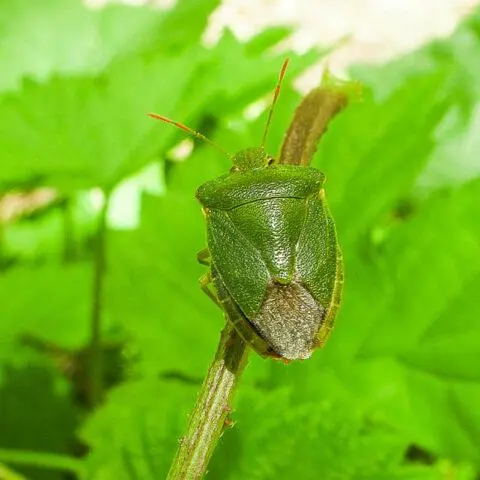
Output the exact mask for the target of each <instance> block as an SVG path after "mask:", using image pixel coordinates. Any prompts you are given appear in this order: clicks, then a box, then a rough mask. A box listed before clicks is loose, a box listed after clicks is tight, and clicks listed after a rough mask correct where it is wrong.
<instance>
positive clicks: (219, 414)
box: [167, 322, 248, 480]
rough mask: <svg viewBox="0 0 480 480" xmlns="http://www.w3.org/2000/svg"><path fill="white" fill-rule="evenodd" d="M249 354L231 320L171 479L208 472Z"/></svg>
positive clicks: (196, 407)
mask: <svg viewBox="0 0 480 480" xmlns="http://www.w3.org/2000/svg"><path fill="white" fill-rule="evenodd" d="M247 357H248V347H247V345H246V343H245V342H244V341H243V340H242V339H241V338H240V336H239V335H238V334H237V333H236V331H235V330H234V328H233V327H232V326H231V325H230V323H228V322H227V324H226V326H225V328H224V330H223V332H222V335H221V337H220V343H219V346H218V349H217V353H216V354H215V358H214V360H213V362H212V364H211V365H210V368H209V370H208V373H207V376H206V378H205V380H204V382H203V385H202V388H201V390H200V393H199V395H198V398H197V403H196V405H195V407H194V409H193V412H192V414H191V416H190V420H189V423H188V427H187V433H186V435H185V436H184V437H183V438H182V440H181V442H180V445H179V447H178V450H177V453H176V455H175V458H174V460H173V463H172V466H171V467H170V471H169V473H168V477H167V480H187V479H188V480H194V479H200V478H202V477H203V475H204V474H205V471H206V468H207V465H208V462H209V460H210V457H211V456H212V453H213V451H214V449H215V445H216V443H217V441H218V439H219V438H220V436H221V434H222V431H223V429H224V428H225V425H226V422H227V417H228V414H229V413H230V412H231V410H232V399H233V395H234V391H235V388H236V386H237V384H238V381H239V379H240V376H241V374H242V372H243V370H244V368H245V366H246V364H247Z"/></svg>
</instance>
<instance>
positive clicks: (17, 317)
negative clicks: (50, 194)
mask: <svg viewBox="0 0 480 480" xmlns="http://www.w3.org/2000/svg"><path fill="white" fill-rule="evenodd" d="M217 4H218V1H216V0H202V1H201V2H198V1H194V0H181V1H180V2H179V3H178V5H177V6H176V7H175V8H174V9H172V10H169V11H165V12H162V11H157V10H153V9H149V8H147V7H145V8H131V7H125V6H118V5H117V6H110V7H108V8H105V9H102V10H88V9H86V8H84V7H83V6H81V4H80V3H79V2H77V1H76V0H42V1H39V2H31V1H28V0H3V1H2V4H1V6H0V36H1V38H2V40H1V42H0V64H1V65H2V70H1V73H0V198H2V204H4V203H5V202H6V201H8V199H9V198H10V197H11V195H12V192H18V191H22V192H29V191H31V190H34V189H36V188H38V187H51V188H54V189H55V195H56V200H55V201H53V202H51V203H50V204H48V205H47V206H42V207H39V208H37V209H34V212H33V213H32V212H30V213H29V214H24V215H20V216H18V217H17V218H16V219H14V220H13V221H6V220H5V221H4V222H3V223H2V224H0V267H1V271H0V338H1V340H0V473H1V475H4V477H3V478H12V479H13V478H16V477H14V476H13V473H11V477H8V476H7V474H6V473H4V470H5V472H7V470H6V469H4V467H3V466H2V464H5V465H7V466H8V469H9V470H10V472H12V471H13V469H14V470H15V471H18V472H21V475H22V476H21V478H32V479H40V480H42V479H63V478H71V477H67V476H65V475H66V474H65V470H69V471H75V472H76V474H77V475H78V476H79V477H80V478H84V479H88V480H103V479H105V480H110V479H113V478H115V479H118V480H123V479H125V480H127V479H132V480H133V479H142V480H144V479H145V480H147V479H158V478H164V476H165V473H166V471H167V470H168V466H169V462H170V460H171V457H172V455H173V452H174V450H175V447H176V442H177V439H178V438H179V436H180V435H181V432H182V431H183V429H184V427H185V424H186V420H187V412H188V411H189V409H190V408H191V406H192V405H193V402H194V399H195V392H196V391H197V390H198V387H199V384H200V382H201V380H202V376H203V375H204V373H205V372H206V369H207V368H208V364H209V361H210V359H211V357H212V356H213V353H214V351H215V348H216V343H217V341H218V334H219V331H220V329H221V327H222V322H223V320H222V315H221V313H220V312H219V311H218V310H217V309H216V308H215V307H214V306H213V305H212V304H211V302H210V301H209V300H208V299H207V298H206V297H204V296H203V295H202V293H201V292H200V289H199V288H198V285H197V279H198V277H199V276H200V274H201V273H202V271H203V269H202V267H201V266H199V265H197V264H196V260H195V254H196V252H197V251H198V250H200V249H201V248H202V247H203V246H204V238H205V237H204V225H203V223H202V215H201V213H200V209H199V206H198V205H197V203H196V202H195V200H194V191H195V189H196V187H197V186H198V185H199V184H200V183H202V182H203V181H205V180H207V179H210V178H212V177H214V176H215V175H218V174H220V173H223V172H225V171H226V170H227V169H228V167H229V165H228V160H227V159H225V158H221V156H220V155H219V154H218V152H216V151H215V150H212V149H210V148H209V147H208V146H205V145H201V144H198V142H194V149H193V154H192V155H191V156H190V157H189V158H188V160H187V161H178V160H176V159H175V158H174V155H173V154H172V148H173V147H175V146H176V145H177V144H178V143H179V142H180V141H182V140H183V139H184V138H185V135H184V134H183V133H182V132H180V131H177V130H175V129H173V128H171V127H168V126H164V125H161V124H158V123H156V122H154V121H152V120H151V119H149V118H147V117H146V115H145V114H146V113H147V112H149V111H157V112H159V113H162V114H165V115H169V116H171V117H173V118H176V119H179V120H181V121H183V122H185V123H187V124H189V125H191V126H192V127H195V128H197V129H200V130H202V131H203V132H204V133H205V134H207V135H209V136H210V137H211V138H212V139H214V140H215V141H216V142H217V143H219V144H220V145H223V146H224V147H225V148H227V149H228V150H229V151H232V152H234V151H236V150H239V149H241V148H244V147H246V146H253V145H257V144H258V143H259V141H260V138H261V132H262V129H263V124H264V122H265V112H264V113H263V114H262V115H260V116H259V117H258V118H257V119H254V120H246V119H245V116H244V115H243V112H244V109H245V108H246V107H247V106H248V105H250V104H251V103H252V102H255V101H257V100H259V99H261V98H265V96H266V95H268V94H269V93H270V92H271V90H272V88H273V86H274V84H275V79H276V77H277V74H278V70H279V67H280V65H281V63H282V59H283V58H284V56H285V54H282V55H280V56H279V54H275V53H273V51H272V49H271V47H273V46H275V45H276V44H277V43H278V42H280V41H281V40H282V39H284V38H285V37H286V36H288V34H289V31H288V30H287V29H283V28H277V29H272V30H268V31H266V32H263V33H261V34H260V35H259V36H257V37H256V38H254V39H253V40H252V41H250V42H249V43H247V44H241V43H239V42H238V41H237V40H235V38H234V37H233V36H232V35H231V34H230V33H229V32H225V33H224V35H223V37H222V38H221V40H220V41H219V43H218V44H217V45H216V46H214V47H212V48H205V47H202V46H201V42H200V36H201V34H202V32H203V30H204V28H205V25H206V21H207V18H208V16H209V14H210V13H211V12H212V10H213V9H214V8H215V7H216V6H217ZM479 55H480V13H478V12H477V13H475V14H474V15H473V16H472V17H471V18H469V19H468V20H467V21H465V22H464V23H463V24H462V25H461V26H460V27H459V28H458V30H457V31H456V32H455V33H454V34H453V35H452V36H451V37H450V38H448V39H444V40H441V41H437V42H434V43H433V44H430V45H428V46H426V47H424V48H422V49H420V50H419V51H417V52H414V53H412V54H409V55H407V56H405V57H403V58H401V59H399V60H396V61H394V62H391V63H389V64H387V65H382V66H376V67H371V66H362V67H358V68H356V69H354V71H353V75H354V76H355V78H357V79H360V80H361V81H362V82H363V83H364V85H365V88H364V98H363V100H362V101H361V102H357V103H355V104H353V105H351V106H350V107H349V108H348V109H347V111H345V112H344V113H343V114H342V115H341V116H340V117H339V118H338V119H336V120H335V121H334V123H333V124H332V126H331V128H330V130H329V133H328V135H326V136H325V138H324V139H323V140H322V144H321V146H320V148H319V151H318V152H317V155H316V159H315V162H314V163H315V165H316V166H317V167H318V168H320V169H322V170H323V171H324V172H325V173H326V175H327V178H328V185H327V195H328V198H329V201H330V205H331V210H332V213H333V215H334V217H335V219H336V221H337V228H338V232H339V237H340V241H341V244H342V246H343V250H344V255H345V264H346V283H345V293H344V302H343V306H342V308H341V311H340V314H339V316H338V320H337V325H336V328H335V331H334V333H333V335H332V337H331V339H330V341H329V343H328V345H327V346H326V347H325V348H324V349H323V350H322V351H319V352H316V353H315V355H314V356H313V358H312V359H311V360H308V361H305V362H298V363H294V364H291V365H288V366H286V365H283V364H280V363H277V362H273V361H267V360H263V359H261V358H258V357H254V356H253V355H252V358H251V360H250V364H249V366H248V368H247V372H246V374H245V376H244V378H243V379H242V385H241V388H240V391H239V392H238V398H237V403H236V410H235V412H234V413H233V419H234V421H235V422H236V424H235V427H234V428H233V429H231V430H228V431H227V432H226V433H225V434H224V436H223V437H222V439H221V442H220V446H219V448H218V449H217V451H216V454H215V455H214V458H213V460H212V464H211V466H210V469H209V470H210V471H209V474H208V478H212V479H226V478H228V479H232V480H233V479H272V478H276V479H292V478H302V479H316V478H322V479H330V480H337V479H338V480H340V479H365V480H367V479H378V480H383V479H405V480H406V479H409V480H410V479H412V480H414V479H415V480H416V479H418V480H423V479H432V480H433V479H435V480H436V479H445V480H446V479H455V480H469V479H471V480H473V479H475V478H478V477H476V475H478V472H479V469H480V448H479V445H480V408H479V405H480V324H479V322H478V318H479V316H480V307H479V305H480V304H479V302H478V299H477V295H478V292H479V291H480V214H479V205H480V162H479V160H478V148H477V147H478V146H480V145H479V142H480V136H479V134H478V131H479V130H478V124H479V118H480V117H479V108H478V98H479V94H480V91H479V90H480V87H479V85H480V66H479V64H478V62H477V61H476V59H477V58H478V57H479ZM289 56H290V57H291V62H290V65H291V68H290V70H289V72H288V78H287V81H286V83H285V85H284V88H283V90H282V95H281V99H280V102H279V105H278V108H277V109H276V112H275V117H274V124H273V126H272V131H271V134H270V137H269V139H268V145H267V146H268V149H269V151H270V152H271V153H272V154H275V153H277V151H278V148H279V146H280V144H281V140H282V135H283V132H284V131H285V129H286V127H287V125H288V123H289V121H290V118H291V116H292V113H293V110H294V108H295V106H296V105H297V104H298V102H299V99H300V96H299V95H298V94H297V93H296V92H295V91H294V90H293V88H292V86H291V82H292V80H293V79H294V78H295V76H297V75H298V74H299V73H301V72H302V71H304V70H305V69H306V68H307V67H308V66H310V65H311V64H313V63H314V62H315V61H317V60H318V59H319V58H320V56H321V52H319V51H310V52H308V53H306V54H305V55H296V54H289ZM152 164H156V165H157V168H156V169H155V168H154V169H151V168H150V169H148V170H147V176H148V175H150V177H152V176H154V177H155V178H153V183H154V184H155V185H157V188H156V189H152V188H150V187H148V186H145V184H144V183H142V182H141V181H138V179H139V178H140V177H139V176H138V175H137V174H139V172H142V171H143V172H144V173H143V174H142V175H143V176H145V171H144V170H142V169H143V168H144V167H145V166H151V165H152ZM148 172H149V173H148ZM132 175H133V176H134V177H133V180H132ZM128 179H130V180H129V182H130V189H131V190H130V191H132V189H133V196H132V195H131V194H129V195H126V194H125V192H126V190H124V189H123V187H124V185H125V182H126V181H127V180H128ZM135 179H137V181H136V180H135ZM150 180H152V178H151V179H150ZM132 182H133V183H132ZM135 182H136V183H135ZM155 191H156V192H157V193H154V192H155ZM102 192H103V194H104V196H106V198H111V199H112V203H111V204H109V205H108V206H109V207H110V215H109V216H108V219H107V227H108V229H107V232H106V235H105V238H104V241H105V252H106V253H105V255H106V269H105V271H104V273H103V277H102V278H103V284H104V289H103V291H102V292H101V293H102V295H101V302H100V306H99V307H100V314H101V331H102V337H103V341H104V344H105V347H104V367H105V382H106V384H107V386H110V387H111V389H110V390H109V391H108V392H107V394H106V398H105V401H104V403H103V405H102V406H101V407H99V408H97V409H95V410H94V411H93V412H92V411H91V409H89V408H88V404H87V401H86V398H87V397H88V390H89V388H91V385H90V382H91V379H90V378H89V370H88V363H89V355H90V351H89V349H88V345H89V338H90V336H91V331H90V330H91V315H92V314H91V310H92V298H93V294H92V292H93V284H92V282H93V279H94V272H95V271H96V270H97V272H98V269H96V268H95V265H96V262H98V254H95V251H96V248H95V242H96V241H97V235H96V230H97V228H98V221H99V213H100V210H101V201H99V199H100V200H101V198H102V197H101V194H102ZM122 192H123V196H122ZM142 192H143V193H142ZM158 192H161V193H160V194H159V193H158ZM99 194H100V195H99ZM110 195H112V196H111V197H110ZM139 196H141V202H140V203H139V205H140V207H141V211H140V212H139V215H138V222H137V225H136V226H135V228H131V229H125V228H120V227H119V225H118V223H116V222H115V219H114V216H113V214H112V209H113V207H114V205H113V204H114V203H115V209H116V210H117V214H116V216H115V217H117V218H118V212H120V216H122V212H124V215H132V212H131V205H130V203H131V202H132V198H138V197H139ZM134 203H135V202H134ZM135 204H136V203H135ZM134 213H135V212H134ZM133 217H135V215H134V214H133ZM133 217H132V218H133ZM133 220H135V218H133ZM133 220H132V221H133ZM127 223H128V222H127ZM133 223H135V222H133ZM74 457H77V458H78V461H76V460H75V458H74ZM19 475H20V474H19ZM23 475H24V476H23Z"/></svg>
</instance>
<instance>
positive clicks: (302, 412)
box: [208, 388, 442, 480]
mask: <svg viewBox="0 0 480 480" xmlns="http://www.w3.org/2000/svg"><path fill="white" fill-rule="evenodd" d="M350 402H351V400H350ZM237 403H238V411H237V412H235V413H234V414H233V419H234V420H235V426H234V428H233V429H232V430H231V431H227V432H226V433H225V434H224V437H223V439H222V442H221V445H220V448H219V449H218V451H217V452H216V454H215V456H214V459H213V461H212V465H211V468H210V473H209V475H208V478H212V480H213V479H217V478H218V479H220V478H228V479H241V478H249V479H252V480H253V479H258V480H260V479H269V478H278V479H291V478H302V479H306V480H307V479H312V480H313V479H317V478H322V479H325V480H334V479H356V480H360V479H365V480H367V479H368V480H371V479H378V480H380V479H384V478H389V479H399V478H410V477H407V474H411V473H412V471H415V467H413V466H412V465H404V462H403V457H404V453H405V451H406V448H407V445H408V443H407V439H406V438H405V437H403V436H402V435H399V434H398V432H396V431H395V430H393V429H391V428H389V427H388V426H387V425H384V424H383V425H382V424H381V423H378V422H375V421H373V420H372V419H369V418H368V417H367V416H366V415H365V413H364V412H363V410H362V408H361V407H360V406H359V405H355V404H354V403H346V402H345V401H344V400H343V401H342V400H340V399H335V400H333V399H330V400H325V401H322V402H318V401H314V400H313V399H312V398H303V399H301V400H298V399H294V398H292V395H291V393H290V392H289V391H288V390H287V389H285V388H283V389H276V390H273V391H261V390H248V389H243V391H242V392H241V393H240V394H239V401H238V402H237ZM225 458H229V460H230V464H229V465H228V466H226V465H225V463H224V461H223V460H224V459H225ZM416 470H417V471H418V470H420V472H421V473H422V475H421V476H420V475H419V476H418V478H425V479H426V478H436V479H440V478H442V477H441V476H440V472H439V471H438V470H437V469H436V468H434V467H423V468H421V469H418V468H417V469H416Z"/></svg>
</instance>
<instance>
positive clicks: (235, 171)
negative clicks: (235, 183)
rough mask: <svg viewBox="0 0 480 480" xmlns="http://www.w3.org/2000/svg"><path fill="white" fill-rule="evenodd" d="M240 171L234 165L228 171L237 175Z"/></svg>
mask: <svg viewBox="0 0 480 480" xmlns="http://www.w3.org/2000/svg"><path fill="white" fill-rule="evenodd" d="M240 170H241V168H240V167H237V165H234V166H233V167H232V168H231V169H230V173H238V172H239V171H240Z"/></svg>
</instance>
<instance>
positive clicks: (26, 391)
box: [0, 316, 78, 480]
mask: <svg viewBox="0 0 480 480" xmlns="http://www.w3.org/2000/svg"><path fill="white" fill-rule="evenodd" d="M3 318H4V317H3V316H2V319H3ZM2 321H3V320H2ZM15 355H16V357H17V358H15V359H14V358H12V357H11V358H10V359H7V360H6V361H4V362H2V363H3V364H2V367H1V368H0V411H1V412H2V414H1V416H0V450H1V451H0V461H2V462H5V463H7V464H8V465H9V466H11V467H12V468H13V467H14V468H15V470H16V471H18V472H22V473H23V474H25V475H26V476H27V478H35V479H38V480H61V479H62V478H64V472H62V471H61V470H62V469H63V468H60V469H58V470H57V468H56V467H55V466H53V465H52V463H51V460H52V458H53V457H56V455H52V454H61V455H62V456H63V455H69V451H68V450H69V445H70V444H71V442H73V441H74V431H75V428H76V424H77V413H78V412H77V409H76V408H75V406H74V405H73V402H72V399H71V396H70V388H69V385H67V382H66V381H65V379H63V378H62V377H61V376H60V374H59V373H58V372H57V371H55V370H54V369H53V368H52V366H51V365H49V363H48V362H47V361H46V360H45V359H42V358H41V357H40V356H38V355H35V354H33V353H32V352H29V351H26V349H23V350H22V347H21V346H19V345H17V346H16V349H15ZM20 356H22V357H23V359H24V361H25V363H23V364H20V363H19V362H18V361H17V360H18V358H19V357H20ZM12 360H13V361H12ZM33 412H35V414H32V413H33ZM16 450H24V451H25V452H27V453H26V454H25V455H21V454H19V453H18V452H16ZM28 451H32V452H34V451H37V452H38V453H37V454H34V455H33V456H35V459H34V460H35V461H33V462H32V461H26V460H28V458H29V454H28ZM40 452H45V455H43V456H42V454H41V453H40ZM31 457H32V456H31V455H30V459H32V458H31ZM62 458H63V457H62ZM67 461H68V460H67ZM71 462H72V464H73V462H74V460H73V459H72V461H71ZM53 463H55V462H53ZM65 463H67V462H65ZM23 465H25V466H23ZM27 465H31V466H27ZM55 465H58V462H57V463H55ZM35 467H37V468H35Z"/></svg>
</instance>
